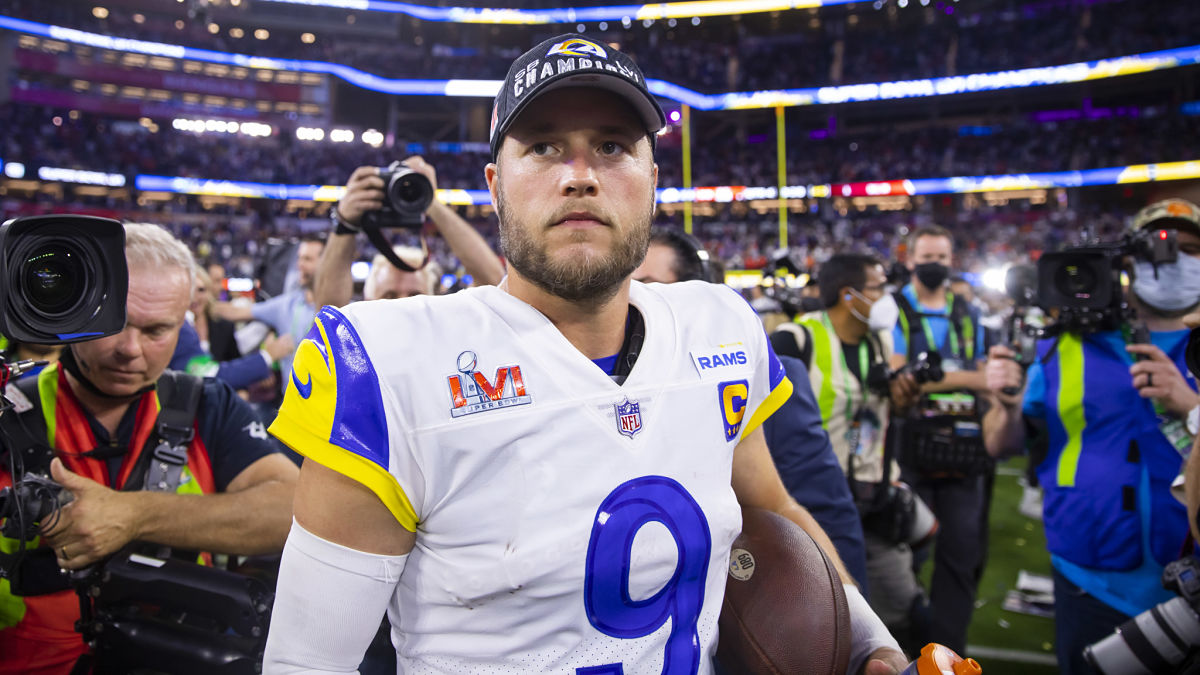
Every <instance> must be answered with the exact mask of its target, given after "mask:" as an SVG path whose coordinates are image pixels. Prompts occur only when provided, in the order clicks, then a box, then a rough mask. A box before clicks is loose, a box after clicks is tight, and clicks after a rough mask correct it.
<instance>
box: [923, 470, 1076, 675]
mask: <svg viewBox="0 0 1200 675" xmlns="http://www.w3.org/2000/svg"><path fill="white" fill-rule="evenodd" d="M1024 469H1025V459H1024V458H1016V459H1012V460H1009V461H1007V462H1004V463H1002V464H1000V467H999V471H998V472H997V476H996V489H995V495H994V498H993V500H992V513H991V524H992V529H991V544H990V550H989V555H988V561H987V568H986V570H985V571H984V574H983V580H982V581H981V582H980V584H979V597H978V599H977V600H976V603H975V606H976V610H975V614H974V616H973V617H972V620H971V628H970V632H969V633H968V637H967V642H968V649H967V655H968V656H972V657H974V658H975V659H976V660H977V661H979V663H980V665H982V666H983V672H984V675H1009V674H1013V675H1015V674H1017V673H1020V674H1021V675H1042V674H1043V673H1046V674H1049V673H1056V672H1058V668H1057V667H1056V666H1054V665H1049V664H1047V663H1045V662H1046V661H1047V660H1049V661H1050V662H1051V663H1052V662H1053V657H1054V622H1053V620H1051V619H1047V618H1042V617H1037V616H1029V615H1026V614H1018V613H1015V612H1009V611H1006V610H1003V609H1001V607H1000V605H1001V603H1002V602H1003V601H1004V595H1005V593H1006V592H1007V591H1008V590H1009V589H1011V588H1015V587H1016V583H1017V574H1018V573H1019V572H1020V570H1028V571H1029V572H1032V573H1035V574H1043V575H1047V576H1049V574H1050V554H1049V553H1047V552H1046V537H1045V535H1044V534H1043V532H1042V523H1041V521H1037V520H1032V519H1029V518H1026V517H1025V516H1023V515H1021V514H1020V512H1018V511H1017V505H1018V504H1019V503H1020V501H1021V486H1020V485H1018V484H1017V475H1019V474H1021V473H1023V472H1024ZM931 568H932V564H931V563H929V562H927V563H926V564H925V566H924V568H923V569H922V574H921V580H922V582H923V583H924V584H925V585H926V587H928V582H929V574H930V570H931ZM1006 652H1008V653H1006ZM1031 661H1032V662H1031ZM1038 661H1041V662H1042V663H1038Z"/></svg>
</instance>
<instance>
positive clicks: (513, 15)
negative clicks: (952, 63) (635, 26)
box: [264, 0, 857, 27]
mask: <svg viewBox="0 0 1200 675" xmlns="http://www.w3.org/2000/svg"><path fill="white" fill-rule="evenodd" d="M264 1H269V2H278V3H287V4H297V5H309V6H314V5H315V6H319V7H335V8H337V9H343V10H345V9H349V10H357V11H368V12H391V13H394V14H407V15H409V16H412V17H416V18H418V19H421V20H424V21H443V22H451V23H481V24H492V25H500V24H510V25H511V24H520V25H527V26H529V25H545V24H554V23H578V22H580V21H585V22H589V23H590V22H598V21H616V20H617V19H622V20H623V19H626V18H632V19H639V20H647V19H648V20H651V21H653V20H655V19H672V18H674V19H686V18H689V17H693V21H694V20H695V19H698V18H699V17H701V16H733V15H738V14H754V13H760V12H776V13H778V12H780V11H786V10H794V9H815V8H818V7H829V6H834V5H844V4H849V3H853V2H856V1H857V0H791V1H781V0H690V1H686V2H661V3H653V4H644V5H609V6H599V7H597V6H590V7H551V8H546V9H509V8H491V7H430V6H429V5H423V4H411V3H406V2H394V1H393V0H264ZM350 16H353V15H350ZM627 27H628V26H627Z"/></svg>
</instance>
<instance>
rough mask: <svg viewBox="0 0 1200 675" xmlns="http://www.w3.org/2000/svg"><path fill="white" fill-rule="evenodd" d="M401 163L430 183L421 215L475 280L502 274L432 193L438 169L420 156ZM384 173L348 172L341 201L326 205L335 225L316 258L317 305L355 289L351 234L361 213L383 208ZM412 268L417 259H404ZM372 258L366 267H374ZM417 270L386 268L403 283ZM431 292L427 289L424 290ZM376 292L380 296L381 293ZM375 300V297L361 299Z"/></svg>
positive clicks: (342, 299)
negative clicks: (429, 195)
mask: <svg viewBox="0 0 1200 675" xmlns="http://www.w3.org/2000/svg"><path fill="white" fill-rule="evenodd" d="M403 164H404V166H406V167H408V168H409V169H412V170H413V171H415V172H417V173H420V174H421V175H423V176H425V177H426V178H428V179H429V183H430V184H431V185H432V187H433V192H434V195H435V196H434V198H433V202H432V203H430V205H429V208H428V209H427V210H426V212H425V213H426V215H427V216H428V217H429V219H430V220H432V221H433V224H434V226H435V227H437V230H438V232H439V233H440V234H441V235H442V238H444V239H445V240H446V243H447V245H449V247H450V250H451V251H452V252H453V253H454V254H455V255H456V256H458V258H459V260H460V261H461V262H462V264H463V267H464V268H465V269H466V271H467V274H470V275H471V276H472V277H473V278H474V279H475V283H476V284H487V285H493V286H494V285H496V284H498V283H500V280H501V279H502V278H504V264H503V263H501V262H500V259H499V258H498V257H497V256H496V254H495V253H494V252H493V251H492V249H491V247H489V246H488V243H487V242H486V241H485V240H484V239H483V237H482V236H481V235H480V234H479V232H477V231H476V230H475V228H474V227H471V225H470V223H468V222H467V221H465V220H463V219H462V218H461V217H459V215H458V214H457V213H456V212H455V211H454V209H453V208H451V207H450V206H448V205H446V204H443V203H442V202H441V201H439V200H438V198H437V196H436V195H437V171H436V170H435V169H434V168H433V166H432V165H431V164H429V163H428V162H426V161H425V160H424V159H422V158H421V157H420V156H413V157H409V158H408V159H406V160H404V162H403ZM384 188H385V186H384V182H383V178H382V177H380V175H379V168H378V167H373V166H360V167H358V168H357V169H355V170H354V173H352V174H351V175H350V180H349V181H347V182H346V193H345V194H343V195H342V199H341V201H339V202H338V203H337V205H336V206H334V207H333V208H332V209H331V210H330V217H331V218H332V220H333V222H334V224H335V230H334V232H333V234H331V235H330V237H329V241H328V246H327V248H326V250H325V253H324V255H323V256H322V257H321V264H320V268H319V269H318V270H317V278H316V283H315V285H314V289H313V290H314V294H315V296H316V306H317V307H323V306H325V305H332V306H334V307H341V306H343V305H346V304H348V303H349V302H350V298H351V296H352V295H353V294H354V279H353V278H352V277H351V276H350V265H351V263H353V262H354V256H355V254H356V253H357V252H358V244H357V242H356V240H355V239H356V235H357V234H358V231H359V229H360V228H361V227H362V222H363V216H364V215H365V214H366V213H368V212H372V211H378V210H380V209H381V208H383V201H384V199H385V194H384ZM406 262H409V264H410V265H413V266H414V267H415V266H416V265H417V264H418V263H419V262H420V261H419V260H417V261H406ZM378 263H379V260H378V258H377V259H376V261H375V263H373V264H372V266H371V269H372V271H374V270H375V269H376V267H378ZM420 273H421V272H420V271H418V272H407V271H404V270H399V269H397V270H395V271H394V272H391V273H389V276H390V277H392V278H393V280H394V281H395V283H397V284H400V285H403V284H404V281H403V277H405V276H406V275H418V274H420ZM429 293H432V291H429ZM379 297H383V296H382V295H380V296H379ZM366 299H367V300H374V299H378V298H366Z"/></svg>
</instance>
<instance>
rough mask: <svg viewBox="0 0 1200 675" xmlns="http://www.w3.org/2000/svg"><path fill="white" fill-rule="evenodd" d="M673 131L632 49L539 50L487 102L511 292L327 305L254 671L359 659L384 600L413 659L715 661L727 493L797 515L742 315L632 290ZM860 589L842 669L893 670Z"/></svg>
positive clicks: (775, 370)
mask: <svg viewBox="0 0 1200 675" xmlns="http://www.w3.org/2000/svg"><path fill="white" fill-rule="evenodd" d="M664 123H665V122H664V118H663V113H662V110H661V109H660V108H659V106H658V104H657V102H656V101H655V99H654V98H653V96H652V95H651V94H650V93H649V91H648V89H647V88H646V83H645V79H644V78H643V76H642V73H641V71H640V70H638V68H637V66H636V65H634V63H633V62H632V61H631V60H630V59H629V58H628V57H627V56H626V55H624V54H621V53H620V52H618V51H616V50H615V49H613V48H611V47H610V46H608V45H606V44H601V43H597V42H592V41H590V40H587V39H586V38H583V37H582V36H579V35H565V36H562V37H558V38H554V39H551V40H548V41H546V42H544V43H542V44H540V45H538V46H537V47H535V48H533V49H532V50H530V51H529V52H526V53H525V54H524V55H523V56H521V57H520V58H518V59H517V60H516V61H515V62H514V63H513V65H512V67H511V68H510V70H509V74H508V76H507V78H506V79H505V81H504V85H503V87H502V89H501V91H500V93H499V94H498V95H497V98H496V103H495V107H494V110H493V116H492V131H491V149H492V162H491V163H490V164H488V165H487V167H486V169H485V175H486V178H487V183H488V187H489V189H490V191H491V195H492V201H493V204H495V206H496V208H497V211H498V213H499V219H500V231H501V244H502V248H503V252H504V254H505V256H506V257H507V259H508V262H509V273H508V276H507V277H506V278H505V280H504V281H503V282H502V283H501V284H500V286H499V287H480V288H472V289H469V290H467V291H463V292H460V293H457V294H454V295H450V296H442V297H428V296H422V297H414V298H407V299H400V300H384V301H378V302H372V303H359V304H355V305H351V306H349V307H347V308H345V309H344V310H342V311H338V310H334V309H332V308H325V309H323V310H322V311H321V312H320V313H319V314H318V316H317V320H316V322H315V324H314V326H313V328H312V330H310V331H309V333H308V335H307V337H306V338H305V339H304V341H303V342H302V343H301V345H300V347H299V349H298V350H297V355H296V361H295V367H294V371H293V373H292V378H291V381H290V384H289V385H288V390H287V393H286V396H285V401H284V404H283V407H282V408H281V410H280V414H279V418H278V419H277V420H276V422H275V423H274V425H273V426H272V427H271V431H272V433H274V434H275V435H277V436H278V437H279V438H280V439H282V440H283V441H284V442H285V443H287V444H288V445H290V446H291V447H292V448H294V449H295V450H297V451H298V452H300V453H302V454H304V455H305V456H306V457H307V460H306V461H305V463H304V468H303V470H302V472H301V474H302V476H301V479H300V483H299V485H298V488H297V495H296V501H295V522H294V524H293V529H292V531H291V534H290V536H289V538H288V543H287V548H286V551H285V554H284V559H283V563H282V567H281V570H280V577H279V586H278V593H277V597H276V604H275V610H274V612H273V618H272V626H271V632H270V636H269V640H268V647H267V655H266V662H265V666H264V670H265V672H267V673H292V672H351V671H353V670H354V669H355V668H356V666H357V665H358V663H359V659H360V658H361V657H362V654H363V650H364V649H365V647H366V645H367V643H368V642H369V641H370V640H371V637H372V635H373V634H374V631H375V628H376V626H377V625H378V621H379V618H380V616H381V615H382V614H383V612H384V611H385V609H386V611H387V614H388V617H389V619H390V621H391V624H392V641H393V643H394V645H395V647H396V651H397V659H398V665H399V668H400V670H401V671H402V672H449V673H477V672H484V671H487V672H510V673H518V672H520V673H526V672H528V673H540V672H555V673H563V672H569V673H590V674H599V673H629V674H632V673H710V672H712V671H713V661H712V659H713V654H714V652H715V649H716V638H717V636H716V631H717V618H718V615H719V613H720V610H721V602H722V596H723V592H724V587H725V579H726V570H727V567H728V561H729V551H730V545H731V544H732V542H733V540H734V537H735V536H736V535H737V534H738V532H739V530H740V527H741V518H740V506H753V507H759V508H766V509H770V510H773V511H775V512H778V513H780V514H782V515H784V516H786V517H788V518H791V519H792V520H794V521H796V522H798V523H799V524H801V526H802V527H806V528H809V529H811V528H812V527H813V522H812V521H811V518H808V517H806V514H805V513H804V511H803V510H802V509H800V507H799V506H798V505H797V504H796V503H795V502H794V501H793V500H792V499H791V498H790V497H789V496H788V493H787V491H786V490H785V489H784V487H783V485H782V483H781V482H780V480H779V476H778V474H777V473H776V471H775V467H774V465H773V464H772V460H771V457H770V455H769V453H768V451H767V447H766V445H765V443H764V441H763V436H762V431H761V429H760V425H761V424H762V422H763V420H764V419H765V418H766V417H767V416H769V415H770V414H771V413H772V412H773V411H774V410H775V409H776V408H778V407H779V405H780V404H781V403H782V402H783V401H784V400H785V399H786V398H787V396H788V394H789V392H790V391H791V384H790V382H789V381H788V380H787V378H786V377H785V376H784V374H783V369H782V367H781V366H780V364H779V361H778V360H777V359H776V358H775V356H774V354H773V353H772V352H771V349H770V347H769V345H768V343H767V338H766V335H765V334H764V332H763V329H762V325H761V324H760V323H759V321H758V318H757V317H756V316H755V314H754V312H753V311H751V310H750V308H749V307H748V306H747V305H746V303H745V302H744V301H743V300H742V299H741V298H740V297H739V296H738V295H737V294H736V293H735V292H734V291H732V290H731V289H729V288H726V287H723V286H718V285H713V284H675V285H671V286H655V287H653V288H651V287H649V286H646V285H643V284H640V283H634V282H632V281H631V280H630V274H631V273H632V272H633V270H634V269H635V268H636V267H637V266H638V264H639V263H640V262H641V260H642V258H643V257H644V256H645V253H646V247H647V242H648V237H649V230H650V222H651V219H652V216H653V213H654V209H655V186H656V182H657V173H658V168H657V166H656V165H655V163H654V158H653V151H654V139H655V135H656V132H657V131H658V130H659V129H661V128H662V127H663V126H664ZM816 531H817V532H819V529H818V530H816ZM824 543H825V550H826V551H827V552H829V553H830V555H831V556H834V555H835V554H834V553H833V548H832V546H830V545H829V544H828V539H827V538H826V539H825V542H824ZM840 572H841V574H842V578H843V579H844V580H846V581H849V576H848V575H847V574H846V573H845V571H844V570H840ZM850 588H852V586H851V587H850ZM850 596H851V604H852V615H853V616H854V621H853V622H852V623H853V626H852V629H853V632H854V636H853V638H854V639H853V642H854V643H855V645H856V649H855V655H854V656H855V658H854V660H853V661H852V663H854V664H856V665H855V666H854V667H855V668H856V670H866V671H868V672H871V673H889V672H897V671H898V670H899V669H900V668H903V667H904V665H905V664H904V658H903V655H902V654H901V653H900V652H899V651H898V650H896V649H895V648H894V645H895V642H894V641H893V640H891V636H890V635H888V634H887V632H886V630H885V629H882V625H881V624H879V622H878V619H877V618H875V617H874V615H873V614H871V613H870V611H869V609H867V610H866V611H865V612H864V611H862V610H863V608H864V607H865V602H863V601H862V597H861V595H857V593H856V592H853V593H850ZM854 596H857V597H854ZM796 637H797V640H804V639H805V636H796ZM868 656H872V657H874V658H872V659H871V660H870V661H869V662H868ZM863 664H866V665H865V666H864V665H863Z"/></svg>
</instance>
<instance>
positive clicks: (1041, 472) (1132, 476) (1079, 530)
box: [1025, 331, 1196, 570]
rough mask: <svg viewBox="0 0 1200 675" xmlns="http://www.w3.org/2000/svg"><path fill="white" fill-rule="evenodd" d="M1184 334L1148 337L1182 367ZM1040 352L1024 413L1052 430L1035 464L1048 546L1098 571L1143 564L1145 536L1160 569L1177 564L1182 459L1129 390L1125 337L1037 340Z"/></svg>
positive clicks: (1184, 528) (1182, 525)
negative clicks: (1176, 486)
mask: <svg viewBox="0 0 1200 675" xmlns="http://www.w3.org/2000/svg"><path fill="white" fill-rule="evenodd" d="M1183 335H1186V331H1177V332H1173V333H1154V334H1152V335H1151V340H1152V342H1154V343H1155V344H1157V345H1158V346H1159V347H1160V348H1162V349H1163V350H1164V351H1166V352H1167V355H1168V356H1169V357H1170V358H1171V360H1172V361H1174V362H1175V364H1176V366H1177V367H1178V368H1179V369H1180V371H1181V372H1184V373H1186V372H1187V369H1186V368H1185V366H1184V356H1183V354H1184V346H1185V344H1186V340H1184V339H1181V338H1182V336H1183ZM1038 355H1039V357H1040V358H1039V362H1038V363H1037V364H1035V366H1034V368H1032V369H1031V370H1030V379H1029V385H1030V386H1029V388H1028V390H1027V392H1026V397H1025V412H1026V414H1028V415H1034V416H1039V417H1043V418H1044V419H1045V420H1046V427H1047V433H1048V434H1049V453H1048V455H1047V457H1046V459H1045V461H1044V462H1042V464H1041V465H1039V466H1038V467H1037V471H1038V479H1039V481H1040V482H1041V484H1042V486H1043V487H1044V489H1045V497H1044V508H1045V516H1044V523H1045V527H1046V544H1047V548H1049V549H1050V552H1051V553H1052V554H1054V555H1055V556H1058V557H1059V558H1062V559H1063V560H1066V561H1067V562H1069V563H1072V564H1074V565H1078V566H1081V567H1086V568H1090V569H1096V570H1130V569H1133V568H1136V567H1139V566H1140V565H1142V564H1143V555H1144V549H1145V548H1146V546H1145V543H1147V542H1148V545H1149V552H1150V554H1151V555H1152V556H1153V558H1154V560H1156V561H1157V562H1158V563H1159V565H1164V564H1166V563H1168V562H1170V561H1172V560H1175V559H1176V558H1177V557H1179V552H1180V546H1181V544H1182V543H1183V540H1184V538H1185V537H1186V536H1187V533H1188V523H1187V515H1186V512H1185V509H1184V507H1183V505H1182V504H1180V503H1179V502H1178V501H1177V500H1176V499H1175V498H1174V497H1172V496H1171V493H1170V485H1171V481H1172V480H1173V479H1174V478H1175V476H1176V475H1177V474H1178V473H1179V471H1180V467H1181V464H1182V460H1181V457H1180V454H1179V452H1177V451H1176V450H1175V448H1174V447H1172V446H1171V444H1170V443H1168V442H1167V440H1166V438H1165V437H1164V436H1163V434H1162V432H1161V431H1160V430H1159V423H1160V422H1159V418H1158V415H1157V414H1156V413H1155V411H1154V406H1153V404H1152V402H1151V401H1150V400H1149V399H1143V398H1141V396H1140V395H1139V394H1138V392H1137V390H1136V389H1134V387H1133V381H1132V378H1131V377H1130V375H1129V368H1130V366H1132V365H1133V360H1132V358H1131V355H1130V354H1129V353H1128V352H1126V351H1125V341H1124V339H1123V338H1122V336H1121V333H1120V332H1118V331H1107V332H1099V333H1093V334H1090V335H1086V336H1082V337H1081V336H1078V335H1074V334H1070V333H1064V334H1063V335H1062V336H1060V337H1059V338H1058V339H1057V340H1043V341H1042V342H1041V343H1039V345H1038ZM1191 386H1192V387H1193V388H1194V387H1195V386H1196V385H1195V382H1194V381H1191ZM1143 523H1148V529H1149V531H1148V532H1144V531H1143ZM1147 535H1148V536H1147ZM1147 562H1148V561H1147Z"/></svg>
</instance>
